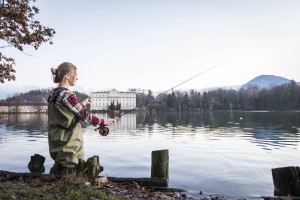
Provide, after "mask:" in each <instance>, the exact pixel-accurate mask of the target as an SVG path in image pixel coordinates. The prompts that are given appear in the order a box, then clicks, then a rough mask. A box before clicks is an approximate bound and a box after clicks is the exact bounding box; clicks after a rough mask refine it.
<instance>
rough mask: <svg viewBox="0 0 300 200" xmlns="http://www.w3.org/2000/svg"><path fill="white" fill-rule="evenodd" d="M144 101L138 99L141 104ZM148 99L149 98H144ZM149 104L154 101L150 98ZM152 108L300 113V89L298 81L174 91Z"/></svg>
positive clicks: (156, 102)
mask: <svg viewBox="0 0 300 200" xmlns="http://www.w3.org/2000/svg"><path fill="white" fill-rule="evenodd" d="M141 99H142V98H139V99H138V102H139V101H141ZM144 99H145V97H144ZM146 99H147V102H149V100H153V99H154V98H153V97H152V98H150V97H149V95H148V97H147V98H146ZM156 100H159V101H153V102H152V103H150V104H149V105H148V104H147V103H146V101H145V103H144V106H145V107H147V105H148V108H150V109H156V110H166V111H212V110H300V86H298V85H297V84H296V82H295V81H291V82H290V83H288V84H283V85H280V86H276V87H273V88H271V89H259V88H257V87H255V86H253V87H249V88H248V89H246V90H245V89H240V90H238V91H236V90H232V89H230V90H225V89H215V90H211V91H206V92H202V93H200V92H197V91H195V90H190V91H189V92H181V91H173V92H172V93H170V94H167V95H164V96H163V98H157V99H156Z"/></svg>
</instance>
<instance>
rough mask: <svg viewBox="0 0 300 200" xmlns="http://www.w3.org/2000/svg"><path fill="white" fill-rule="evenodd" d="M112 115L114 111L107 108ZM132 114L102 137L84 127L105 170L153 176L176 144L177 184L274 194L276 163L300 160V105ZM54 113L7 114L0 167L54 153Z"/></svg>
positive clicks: (173, 177)
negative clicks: (163, 152)
mask: <svg viewBox="0 0 300 200" xmlns="http://www.w3.org/2000/svg"><path fill="white" fill-rule="evenodd" d="M100 117H102V118H105V117H106V116H103V115H100ZM143 118H144V114H143V113H137V114H136V113H131V114H127V115H124V116H123V117H122V118H121V119H120V120H119V121H118V122H117V123H116V124H115V125H113V126H111V127H110V134H109V135H108V136H106V137H103V136H100V135H99V134H98V133H97V132H95V131H94V129H93V127H91V126H87V127H84V128H83V131H84V140H85V141H84V142H85V144H84V145H85V151H86V156H85V157H86V158H88V157H90V156H93V155H99V156H100V163H101V165H103V166H104V171H103V172H102V175H107V176H116V177H150V174H151V152H152V151H153V150H160V149H169V156H170V160H169V168H170V169H169V177H170V181H169V185H170V187H177V188H183V189H187V190H188V191H190V192H191V193H194V194H195V195H197V194H198V193H199V191H203V192H204V193H205V194H220V195H229V196H231V195H233V196H242V197H258V196H260V195H271V196H272V195H273V181H272V174H271V169H272V168H276V167H284V166H299V163H300V159H299V158H300V145H299V143H300V139H299V136H300V134H299V131H300V112H237V111H236V112H235V111H233V112H214V113H202V114H200V113H197V114H196V113H181V114H178V113H163V114H153V113H149V114H148V115H146V116H145V121H144V123H143V124H141V122H142V121H143ZM47 142H48V141H47V115H45V114H19V115H12V114H11V115H6V116H5V119H4V120H2V121H1V122H0V157H1V160H0V169H1V170H9V171H16V172H28V171H29V170H28V169H27V164H28V162H29V161H30V156H31V155H33V154H35V153H39V154H41V155H43V156H45V157H46V163H45V166H46V172H47V173H48V172H49V169H50V167H51V166H52V165H53V161H52V160H51V158H50V157H49V155H48V143H47Z"/></svg>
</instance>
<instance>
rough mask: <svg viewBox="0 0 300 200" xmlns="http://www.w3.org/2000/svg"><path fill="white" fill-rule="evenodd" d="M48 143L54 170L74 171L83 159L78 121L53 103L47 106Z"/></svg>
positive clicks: (64, 109)
mask: <svg viewBox="0 0 300 200" xmlns="http://www.w3.org/2000/svg"><path fill="white" fill-rule="evenodd" d="M48 143H49V152H50V156H51V158H52V159H53V160H54V161H55V165H56V168H57V167H58V168H66V169H74V168H76V167H77V165H78V163H79V160H81V159H83V157H84V148H83V135H82V129H81V124H80V123H79V119H78V118H77V117H76V116H75V115H74V114H73V113H72V112H71V111H70V110H69V109H67V108H66V107H64V106H62V105H59V104H56V103H55V101H54V102H49V104H48ZM53 168H54V167H53ZM67 172H68V170H67Z"/></svg>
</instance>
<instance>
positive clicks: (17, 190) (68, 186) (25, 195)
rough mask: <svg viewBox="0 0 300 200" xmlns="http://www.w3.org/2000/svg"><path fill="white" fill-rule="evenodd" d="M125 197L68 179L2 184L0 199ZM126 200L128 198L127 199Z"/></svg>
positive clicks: (71, 199)
mask: <svg viewBox="0 0 300 200" xmlns="http://www.w3.org/2000/svg"><path fill="white" fill-rule="evenodd" d="M124 198H125V197H120V196H114V195H111V194H106V193H105V192H103V191H101V190H98V189H96V188H94V187H93V186H85V185H84V182H83V181H82V180H80V179H78V178H67V179H65V180H63V181H61V182H53V183H47V184H43V183H42V182H38V183H34V184H32V183H31V184H28V183H26V182H23V181H19V182H17V183H16V182H1V183H0V199H7V200H9V199H30V200H35V199H39V200H40V199H44V200H62V199H64V200H81V199H82V200H83V199H84V200H88V199H91V200H92V199H93V200H96V199H100V200H101V199H107V200H119V199H124ZM125 199H126V198H125Z"/></svg>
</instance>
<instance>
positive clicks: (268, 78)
mask: <svg viewBox="0 0 300 200" xmlns="http://www.w3.org/2000/svg"><path fill="white" fill-rule="evenodd" d="M290 82H291V80H289V79H286V78H283V77H281V76H274V75H261V76H257V77H256V78H254V79H252V80H250V81H249V82H247V83H246V84H244V85H243V86H242V87H241V88H242V89H248V88H249V87H253V86H255V87H258V88H259V89H263V88H266V89H270V88H272V87H275V86H278V85H282V84H287V83H290Z"/></svg>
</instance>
